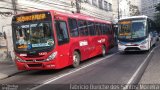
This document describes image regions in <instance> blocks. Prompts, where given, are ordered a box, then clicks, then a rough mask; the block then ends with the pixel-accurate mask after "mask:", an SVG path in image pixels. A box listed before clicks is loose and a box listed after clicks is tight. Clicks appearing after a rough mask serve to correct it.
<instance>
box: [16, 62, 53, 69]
mask: <svg viewBox="0 0 160 90" xmlns="http://www.w3.org/2000/svg"><path fill="white" fill-rule="evenodd" d="M16 65H17V68H18V70H50V69H56V66H55V63H54V62H53V61H49V62H32V63H26V62H25V63H23V62H18V61H16Z"/></svg>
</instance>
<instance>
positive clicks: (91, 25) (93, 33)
mask: <svg viewBox="0 0 160 90" xmlns="http://www.w3.org/2000/svg"><path fill="white" fill-rule="evenodd" d="M88 28H89V33H90V35H91V36H94V35H95V34H96V32H95V28H94V23H93V22H88Z"/></svg>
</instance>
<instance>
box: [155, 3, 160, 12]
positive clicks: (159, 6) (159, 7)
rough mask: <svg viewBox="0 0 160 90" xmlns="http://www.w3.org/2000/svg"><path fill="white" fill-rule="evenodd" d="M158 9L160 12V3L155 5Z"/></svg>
mask: <svg viewBox="0 0 160 90" xmlns="http://www.w3.org/2000/svg"><path fill="white" fill-rule="evenodd" d="M155 9H156V11H158V12H160V3H159V4H157V5H156V6H155Z"/></svg>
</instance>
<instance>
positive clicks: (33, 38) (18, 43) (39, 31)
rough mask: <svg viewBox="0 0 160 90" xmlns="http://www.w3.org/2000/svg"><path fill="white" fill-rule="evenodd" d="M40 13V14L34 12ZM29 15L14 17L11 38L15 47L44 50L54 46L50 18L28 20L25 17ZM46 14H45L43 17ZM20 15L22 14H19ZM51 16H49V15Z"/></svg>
mask: <svg viewBox="0 0 160 90" xmlns="http://www.w3.org/2000/svg"><path fill="white" fill-rule="evenodd" d="M35 15H40V14H35ZM30 16H31V15H26V16H24V15H23V18H21V19H18V18H17V17H16V19H15V20H14V22H13V37H14V38H13V40H14V46H15V49H16V50H18V51H27V50H29V51H32V50H34V51H35V50H44V49H48V48H51V47H53V46H54V38H53V33H52V25H51V19H50V21H49V20H47V19H46V20H45V19H42V20H38V19H40V18H41V17H40V16H39V17H37V18H38V19H36V20H32V19H34V18H36V16H35V17H34V16H33V17H34V18H32V19H30V20H29V18H28V19H25V17H26V18H27V17H30ZM46 16H47V15H45V18H47V17H46ZM19 17H22V16H19ZM50 18H51V16H50Z"/></svg>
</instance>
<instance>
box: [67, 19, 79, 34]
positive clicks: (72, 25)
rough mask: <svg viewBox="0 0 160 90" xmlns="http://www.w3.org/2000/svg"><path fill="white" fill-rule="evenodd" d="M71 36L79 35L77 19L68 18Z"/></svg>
mask: <svg viewBox="0 0 160 90" xmlns="http://www.w3.org/2000/svg"><path fill="white" fill-rule="evenodd" d="M68 23H69V28H70V35H71V37H77V36H79V33H78V28H77V21H76V19H68Z"/></svg>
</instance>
